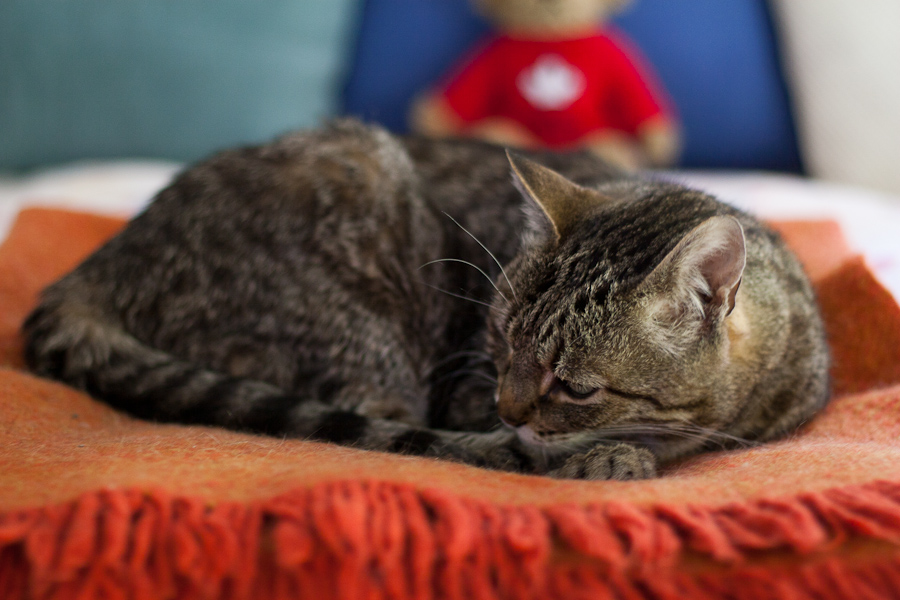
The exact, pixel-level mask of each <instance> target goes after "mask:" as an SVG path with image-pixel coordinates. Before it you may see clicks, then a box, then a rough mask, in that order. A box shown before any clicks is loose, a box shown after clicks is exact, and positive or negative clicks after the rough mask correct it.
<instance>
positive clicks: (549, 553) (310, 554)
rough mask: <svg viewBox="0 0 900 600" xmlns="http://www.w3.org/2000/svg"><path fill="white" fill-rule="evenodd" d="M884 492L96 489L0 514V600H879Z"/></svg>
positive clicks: (892, 502)
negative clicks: (626, 496) (557, 501)
mask: <svg viewBox="0 0 900 600" xmlns="http://www.w3.org/2000/svg"><path fill="white" fill-rule="evenodd" d="M898 590H900V483H893V482H873V483H870V484H866V485H862V486H856V487H845V488H836V489H832V490H826V491H822V492H816V493H807V494H803V495H800V496H796V497H791V498H784V499H770V500H758V501H755V502H747V503H736V504H729V505H725V506H718V507H707V506H690V505H677V506H676V505H662V504H661V505H655V506H651V507H639V506H635V505H631V504H625V503H615V502H610V503H606V504H596V505H588V506H578V505H553V506H548V507H544V508H537V507H533V506H517V507H498V506H495V505H492V504H490V503H485V502H481V501H475V500H469V499H465V498H461V497H458V496H456V495H453V494H451V493H448V492H444V491H435V490H426V491H420V490H417V489H415V488H413V487H411V486H406V485H398V484H393V483H385V482H358V481H345V482H335V483H327V484H320V485H317V486H315V487H312V488H310V489H302V490H297V491H295V492H293V493H290V494H286V495H283V496H279V497H277V498H274V499H271V500H266V501H262V502H257V503H220V504H216V505H209V504H207V503H205V502H204V501H202V500H199V499H195V498H183V497H175V496H171V495H169V494H167V493H165V492H160V491H153V492H146V491H141V490H102V491H97V492H94V493H89V494H85V495H83V496H81V497H80V498H79V499H77V500H75V501H73V502H70V503H67V504H63V505H59V506H52V507H43V508H35V509H23V510H17V511H11V512H7V513H4V514H0V598H3V599H4V600H6V599H9V600H18V599H23V600H24V599H37V598H40V599H45V598H46V599H75V598H105V599H110V600H117V599H137V600H159V599H169V598H180V599H190V600H193V599H197V600H200V599H204V600H205V599H228V600H232V599H233V600H240V599H251V598H272V599H285V600H288V599H293V598H317V599H327V598H342V599H348V598H371V599H373V600H374V599H379V598H398V599H399V598H410V599H414V600H431V599H447V600H456V599H459V600H463V599H466V600H469V599H482V598H484V599H495V598H497V599H499V598H516V599H519V598H521V599H526V598H565V599H566V600H574V599H578V598H585V599H588V598H590V599H592V600H593V599H598V598H623V599H626V598H627V599H630V598H636V599H637V598H639V599H644V598H654V599H668V598H692V599H700V600H702V599H707V598H710V599H711V598H736V599H739V598H748V599H750V598H791V599H795V598H796V599H801V598H816V599H831V598H848V599H850V598H852V599H854V600H856V599H863V598H890V597H896V595H897V594H898V593H900V592H898Z"/></svg>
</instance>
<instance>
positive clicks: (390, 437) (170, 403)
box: [22, 289, 536, 472]
mask: <svg viewBox="0 0 900 600" xmlns="http://www.w3.org/2000/svg"><path fill="white" fill-rule="evenodd" d="M69 300H70V299H69ZM22 331H23V334H24V338H25V358H26V361H27V364H28V366H29V367H30V368H31V369H32V370H33V371H34V372H35V373H36V374H38V375H42V376H46V377H50V378H53V379H57V380H60V381H63V382H65V383H68V384H69V385H72V386H73V387H76V388H79V389H82V390H84V391H86V392H87V393H89V394H90V395H92V396H94V397H95V398H98V399H101V400H103V401H105V402H106V403H108V404H110V405H112V406H113V407H115V408H118V409H121V410H124V411H126V412H128V413H131V414H132V415H135V416H137V417H140V418H143V419H148V420H154V421H161V422H171V423H183V424H196V425H217V426H221V427H225V428H228V429H234V430H239V431H246V432H252V433H261V434H268V435H275V436H280V437H292V438H302V439H313V440H319V441H325V442H332V443H336V444H340V445H345V446H353V447H358V448H361V449H367V450H381V451H387V452H395V453H400V454H412V455H419V456H433V457H437V458H444V459H451V460H458V461H461V462H465V463H468V464H474V465H478V466H484V467H488V468H494V469H502V470H511V471H519V472H532V471H534V470H535V468H536V464H535V458H533V457H531V456H530V455H529V454H528V453H526V452H525V451H524V449H522V448H521V447H520V446H519V444H518V442H517V440H516V439H515V436H514V434H513V433H512V432H510V431H506V430H500V431H496V432H493V433H472V432H452V431H440V430H431V429H426V428H423V427H415V426H411V425H408V424H405V423H401V422H397V421H391V420H386V419H375V418H370V417H366V416H364V415H360V414H358V413H355V412H351V411H345V410H338V409H335V408H334V407H332V406H329V405H327V404H325V403H323V402H321V401H318V400H317V399H313V398H303V397H300V396H297V395H290V394H285V393H284V391H283V390H281V389H279V388H278V387H276V386H273V385H271V384H269V383H265V382H262V381H257V380H253V379H249V378H240V377H232V376H229V375H226V374H223V373H219V372H217V371H214V370H210V369H205V368H201V367H198V366H197V365H194V364H192V363H190V362H187V361H184V360H181V359H179V358H177V357H175V356H172V355H171V354H168V353H166V352H163V351H160V350H157V349H154V348H151V347H150V346H147V345H146V344H143V343H142V342H140V341H139V340H137V339H136V338H134V337H133V336H131V335H130V334H128V333H127V332H126V331H125V330H124V329H123V328H122V327H120V326H119V325H117V324H115V323H111V322H109V320H108V318H104V317H101V316H99V315H98V314H97V311H96V310H92V309H91V308H90V307H89V306H87V305H77V304H74V303H72V302H71V301H67V300H62V301H58V302H57V301H54V294H53V293H52V289H51V291H50V293H47V294H45V297H44V300H43V302H42V303H41V304H40V305H39V306H38V308H37V309H36V310H35V311H34V312H33V313H32V314H31V315H30V316H29V317H28V319H27V320H26V321H25V323H24V325H23V327H22Z"/></svg>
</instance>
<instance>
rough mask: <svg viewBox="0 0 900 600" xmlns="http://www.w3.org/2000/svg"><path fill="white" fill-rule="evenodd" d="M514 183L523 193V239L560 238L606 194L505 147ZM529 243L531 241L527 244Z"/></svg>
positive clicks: (530, 240)
mask: <svg viewBox="0 0 900 600" xmlns="http://www.w3.org/2000/svg"><path fill="white" fill-rule="evenodd" d="M506 156H507V157H508V158H509V164H510V166H511V167H512V177H513V183H514V184H515V186H516V187H517V188H518V189H519V191H520V192H522V195H523V196H524V197H525V200H526V203H525V220H526V230H525V241H526V244H528V243H529V242H531V243H532V244H533V243H546V242H549V241H552V242H559V240H561V239H562V238H564V237H565V236H566V235H567V234H568V233H569V231H570V230H571V229H572V227H573V226H574V225H575V224H576V223H577V222H579V221H580V220H581V219H583V218H584V215H585V214H586V213H588V212H590V211H591V210H593V209H594V208H596V207H597V205H598V204H600V203H602V201H603V200H605V198H604V197H603V196H601V195H600V194H599V193H597V192H594V191H592V190H589V189H587V188H585V187H582V186H580V185H578V184H577V183H574V182H572V181H569V180H568V179H566V178H565V177H563V176H562V175H560V174H559V173H557V172H556V171H554V170H552V169H548V168H547V167H545V166H543V165H539V164H538V163H536V162H534V161H532V160H529V159H527V158H525V157H523V156H520V155H518V154H515V153H514V152H510V151H509V150H507V151H506ZM529 245H530V244H529Z"/></svg>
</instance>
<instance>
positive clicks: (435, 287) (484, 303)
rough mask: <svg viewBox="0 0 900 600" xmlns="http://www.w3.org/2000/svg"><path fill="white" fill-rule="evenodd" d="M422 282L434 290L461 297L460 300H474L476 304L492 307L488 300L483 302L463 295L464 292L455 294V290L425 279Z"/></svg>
mask: <svg viewBox="0 0 900 600" xmlns="http://www.w3.org/2000/svg"><path fill="white" fill-rule="evenodd" d="M422 284H423V285H425V286H427V287H430V288H431V289H433V290H437V291H439V292H443V293H444V294H447V295H448V296H453V297H454V298H459V299H460V300H468V301H469V302H474V303H475V304H480V305H482V306H487V307H488V308H490V307H491V305H490V304H489V303H488V302H482V301H481V300H476V299H475V298H469V297H468V296H463V295H462V294H454V293H453V292H450V291H447V290H445V289H443V288H439V287H437V286H436V285H431V284H430V283H425V282H424V281H423V282H422Z"/></svg>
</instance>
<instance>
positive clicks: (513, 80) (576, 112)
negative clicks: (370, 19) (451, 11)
mask: <svg viewBox="0 0 900 600" xmlns="http://www.w3.org/2000/svg"><path fill="white" fill-rule="evenodd" d="M628 1H629V0H473V2H474V3H475V8H476V9H477V10H479V11H480V12H481V13H482V14H483V15H485V16H486V17H487V18H488V19H489V20H490V21H491V22H492V23H493V24H494V25H495V26H496V29H497V33H496V34H495V35H493V36H491V37H490V38H489V39H488V40H486V41H483V42H482V43H481V44H480V45H479V46H478V47H477V48H476V49H475V50H474V51H473V52H472V53H471V54H470V55H469V57H468V58H466V59H465V60H463V61H462V62H461V63H460V64H459V65H457V67H456V68H455V69H454V70H453V72H452V74H451V75H450V76H449V77H445V78H444V80H443V81H442V82H441V83H440V84H439V85H438V86H437V87H436V88H435V89H433V90H431V91H429V92H426V93H425V94H423V95H422V96H420V97H419V98H417V99H416V100H415V101H414V103H413V107H412V110H411V114H410V120H411V127H412V129H413V130H415V131H418V132H419V133H423V134H425V135H430V136H435V137H475V138H480V139H484V140H487V141H491V142H495V143H499V144H503V145H507V146H515V147H520V148H549V149H553V150H571V149H576V148H588V149H589V150H591V151H593V152H595V153H596V154H598V155H599V156H601V157H603V158H605V159H607V160H609V161H611V162H613V163H616V164H618V165H620V166H623V167H626V168H640V167H662V166H669V165H671V164H673V163H674V161H675V160H676V158H677V155H678V150H679V132H678V125H677V122H676V118H675V116H674V113H673V110H672V108H671V102H670V101H669V100H668V98H667V97H666V95H665V92H664V91H663V89H662V87H661V85H660V84H659V83H658V82H657V80H656V77H655V76H654V74H653V73H652V72H651V71H650V70H649V68H648V67H647V66H646V64H645V63H644V61H643V59H642V58H641V57H640V55H639V54H638V52H637V50H636V49H635V48H634V47H633V45H632V44H631V43H630V42H629V41H628V40H627V39H626V38H625V36H624V35H622V34H621V33H620V32H618V31H616V30H615V29H614V28H612V27H608V26H604V25H603V22H604V21H605V20H606V19H607V18H608V17H610V16H611V15H612V14H614V13H615V12H617V11H619V10H620V9H621V8H623V6H624V5H625V4H627V3H628Z"/></svg>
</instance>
